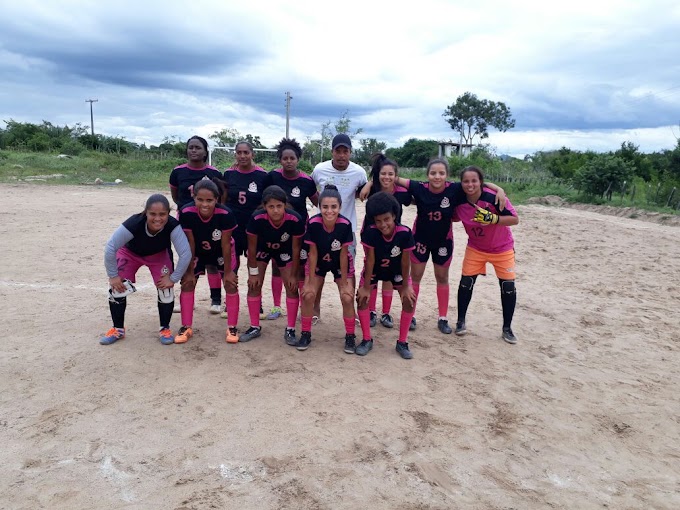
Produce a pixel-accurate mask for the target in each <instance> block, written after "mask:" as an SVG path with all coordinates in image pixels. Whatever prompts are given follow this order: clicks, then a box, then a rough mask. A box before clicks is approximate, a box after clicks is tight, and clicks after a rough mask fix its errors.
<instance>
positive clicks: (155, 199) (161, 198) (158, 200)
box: [142, 193, 170, 214]
mask: <svg viewBox="0 0 680 510" xmlns="http://www.w3.org/2000/svg"><path fill="white" fill-rule="evenodd" d="M153 204H162V205H163V207H165V210H166V211H168V212H170V202H169V201H168V199H167V198H166V197H165V195H161V194H160V193H154V194H153V195H151V196H150V197H149V198H147V199H146V205H145V206H144V210H143V211H142V214H146V212H147V211H148V210H149V208H150V207H151V206H152V205H153Z"/></svg>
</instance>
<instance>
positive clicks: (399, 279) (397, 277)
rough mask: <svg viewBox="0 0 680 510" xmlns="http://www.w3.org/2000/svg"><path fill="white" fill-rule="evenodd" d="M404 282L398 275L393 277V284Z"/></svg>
mask: <svg viewBox="0 0 680 510" xmlns="http://www.w3.org/2000/svg"><path fill="white" fill-rule="evenodd" d="M403 280H404V277H403V276H401V275H400V274H397V275H394V283H399V282H401V281H403Z"/></svg>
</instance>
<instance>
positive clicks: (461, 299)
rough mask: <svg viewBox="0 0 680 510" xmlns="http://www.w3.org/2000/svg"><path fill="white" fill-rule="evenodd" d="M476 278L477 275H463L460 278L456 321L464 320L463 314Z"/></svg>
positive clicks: (465, 312)
mask: <svg viewBox="0 0 680 510" xmlns="http://www.w3.org/2000/svg"><path fill="white" fill-rule="evenodd" d="M476 280H477V275H475V276H463V277H461V279H460V283H459V284H458V322H465V315H466V314H467V309H468V306H469V305H470V300H471V299H472V289H473V288H474V286H475V281H476Z"/></svg>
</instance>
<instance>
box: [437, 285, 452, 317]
mask: <svg viewBox="0 0 680 510" xmlns="http://www.w3.org/2000/svg"><path fill="white" fill-rule="evenodd" d="M437 304H438V305H439V316H440V317H446V316H447V315H448V313H449V285H448V284H446V285H437Z"/></svg>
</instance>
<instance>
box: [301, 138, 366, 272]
mask: <svg viewBox="0 0 680 510" xmlns="http://www.w3.org/2000/svg"><path fill="white" fill-rule="evenodd" d="M331 148H332V155H333V159H331V160H329V161H322V162H321V163H319V164H318V165H316V166H315V167H314V171H313V172H312V179H313V180H314V183H315V184H316V186H317V188H319V192H322V191H323V189H324V188H325V187H326V184H334V185H335V186H336V187H337V188H338V191H339V192H340V196H341V197H342V207H341V208H340V214H342V215H343V216H345V217H346V218H347V219H348V220H349V221H351V222H352V232H353V233H354V243H353V244H352V246H351V247H350V251H351V253H352V257H354V258H355V259H356V231H357V228H358V224H357V210H356V206H355V199H356V197H357V194H358V192H359V191H360V190H361V188H362V187H363V186H364V184H366V182H367V179H366V170H364V169H363V168H362V167H360V166H359V165H357V164H356V163H352V162H351V161H350V160H349V158H350V156H351V155H352V140H350V138H349V136H347V135H346V134H345V133H339V134H337V135H335V136H334V137H333V142H332V144H331Z"/></svg>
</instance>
